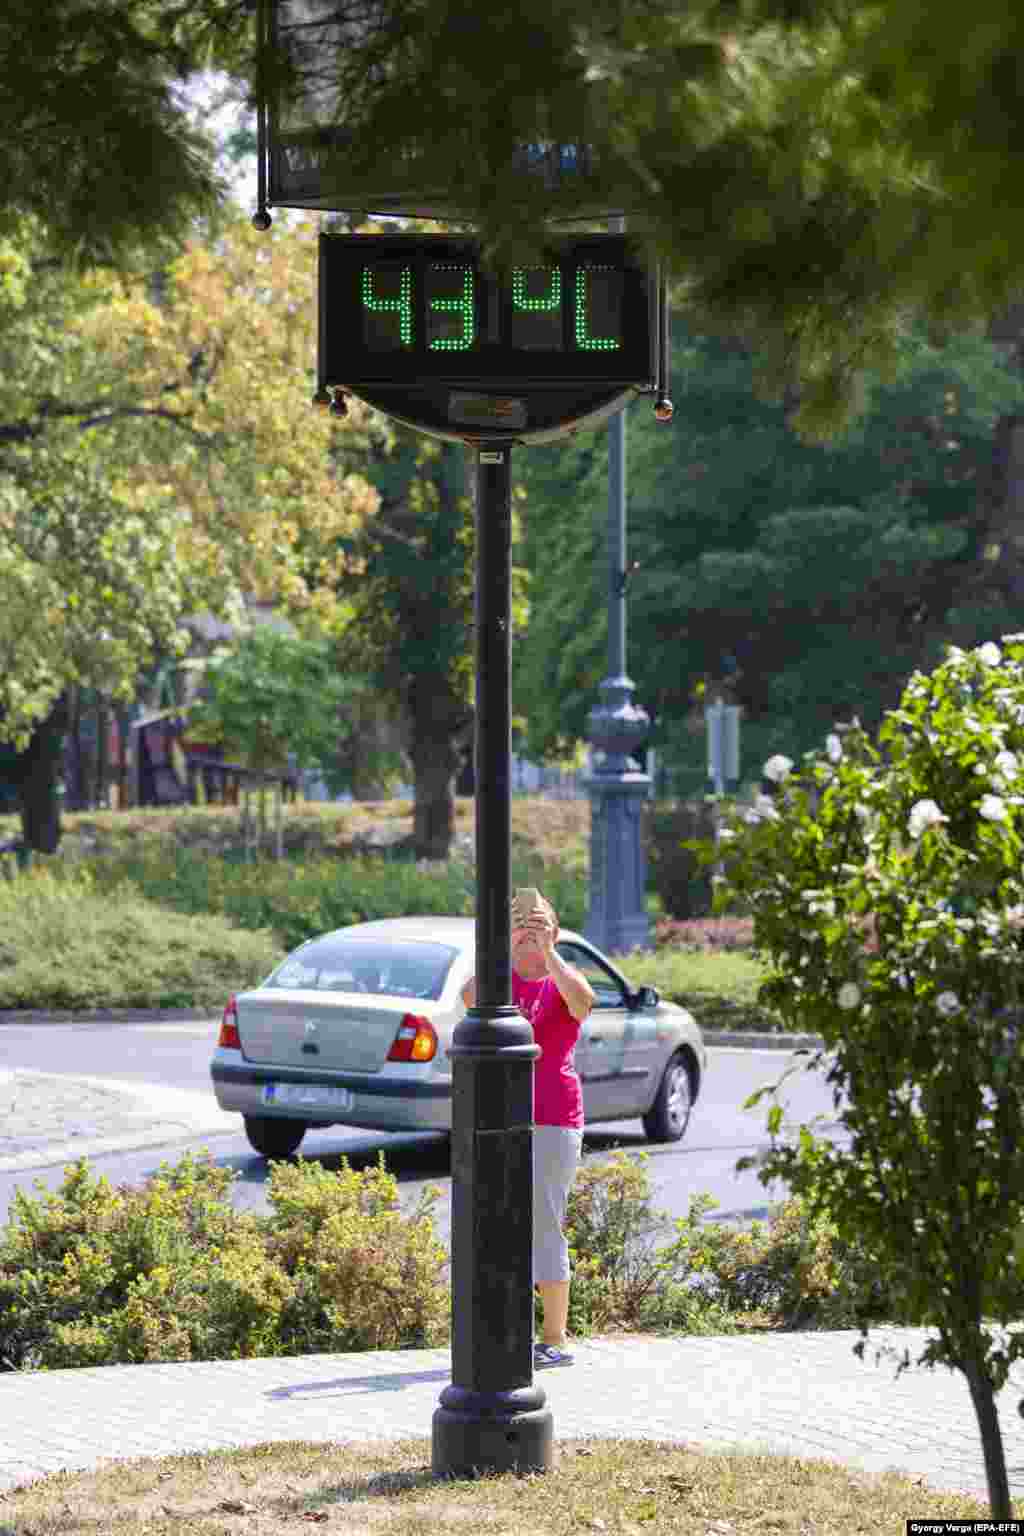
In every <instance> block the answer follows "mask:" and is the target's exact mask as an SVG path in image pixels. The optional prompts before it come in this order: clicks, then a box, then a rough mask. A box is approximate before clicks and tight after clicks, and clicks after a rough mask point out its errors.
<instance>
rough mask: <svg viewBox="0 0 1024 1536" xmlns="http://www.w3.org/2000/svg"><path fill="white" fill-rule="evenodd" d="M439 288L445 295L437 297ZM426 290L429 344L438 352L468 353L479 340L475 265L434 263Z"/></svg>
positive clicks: (429, 272) (429, 273)
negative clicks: (477, 336)
mask: <svg viewBox="0 0 1024 1536" xmlns="http://www.w3.org/2000/svg"><path fill="white" fill-rule="evenodd" d="M460 278H461V280H460ZM437 288H440V289H441V290H442V296H436V294H435V290H436V289H437ZM452 290H454V292H453V291H452ZM427 293H428V298H429V308H428V314H427V326H428V330H429V332H430V337H431V339H430V341H429V343H428V345H429V346H430V348H431V349H432V350H433V351H435V352H465V351H466V350H467V349H468V348H469V347H471V346H472V345H473V343H474V342H475V341H476V300H475V298H474V291H473V268H472V267H467V266H466V265H465V264H464V263H462V262H434V263H433V264H432V265H431V266H430V267H428V269H427Z"/></svg>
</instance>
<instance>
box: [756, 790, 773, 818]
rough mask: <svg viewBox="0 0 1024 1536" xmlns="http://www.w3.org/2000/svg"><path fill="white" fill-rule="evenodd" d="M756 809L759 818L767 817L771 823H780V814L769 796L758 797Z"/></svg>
mask: <svg viewBox="0 0 1024 1536" xmlns="http://www.w3.org/2000/svg"><path fill="white" fill-rule="evenodd" d="M754 809H755V810H756V811H757V813H758V815H759V816H765V817H767V819H768V820H769V821H778V819H779V813H778V811H777V810H776V809H775V806H774V805H773V803H772V801H771V799H770V798H769V797H768V796H767V795H758V796H757V798H756V800H755V801H754Z"/></svg>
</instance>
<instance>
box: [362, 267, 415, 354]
mask: <svg viewBox="0 0 1024 1536" xmlns="http://www.w3.org/2000/svg"><path fill="white" fill-rule="evenodd" d="M359 298H360V312H361V314H362V320H363V342H364V343H365V345H366V346H367V347H368V348H369V350H370V351H371V352H393V351H396V350H399V349H401V348H403V347H411V346H412V345H413V343H414V339H415V338H414V328H413V315H412V268H411V267H410V266H407V265H406V264H405V263H404V262H400V261H374V262H369V263H367V265H366V266H364V267H363V268H362V271H361V272H360V274H359Z"/></svg>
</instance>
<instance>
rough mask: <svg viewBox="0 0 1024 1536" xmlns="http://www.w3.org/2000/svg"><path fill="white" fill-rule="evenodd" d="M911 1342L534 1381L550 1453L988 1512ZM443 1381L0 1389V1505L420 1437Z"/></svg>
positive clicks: (619, 1355) (266, 1363)
mask: <svg viewBox="0 0 1024 1536" xmlns="http://www.w3.org/2000/svg"><path fill="white" fill-rule="evenodd" d="M928 1337H929V1334H928V1332H927V1331H926V1330H924V1329H897V1328H885V1329H877V1330H873V1331H872V1334H871V1336H870V1339H869V1342H868V1345H867V1348H866V1349H865V1358H864V1360H863V1361H861V1360H858V1359H857V1358H856V1356H855V1355H854V1354H853V1351H852V1346H853V1345H854V1344H855V1343H856V1342H857V1341H858V1339H859V1334H858V1333H857V1332H856V1331H849V1332H846V1331H844V1332H832V1333H799V1334H786V1335H780V1334H770V1335H764V1334H762V1335H755V1336H729V1337H714V1338H679V1339H640V1338H633V1339H630V1338H600V1339H592V1340H584V1341H577V1343H576V1344H575V1346H574V1347H575V1350H576V1357H577V1363H576V1365H575V1366H574V1367H572V1368H570V1369H565V1370H559V1371H545V1372H543V1373H541V1374H540V1375H539V1377H538V1378H537V1379H538V1380H539V1382H540V1385H542V1386H543V1388H544V1390H545V1392H546V1393H547V1397H548V1405H549V1407H550V1408H551V1411H552V1414H553V1416H554V1424H555V1435H556V1438H557V1439H558V1440H560V1441H561V1440H570V1439H587V1438H612V1439H652V1440H661V1441H671V1442H675V1443H686V1444H688V1445H691V1446H699V1447H702V1448H705V1449H728V1448H730V1447H731V1448H734V1449H742V1450H761V1451H766V1452H768V1453H771V1454H784V1455H792V1456H799V1457H803V1458H807V1459H820V1458H824V1459H827V1460H835V1461H839V1462H842V1463H844V1464H846V1465H848V1466H849V1467H851V1468H853V1469H856V1470H859V1471H860V1472H862V1473H866V1474H869V1475H870V1474H872V1473H882V1472H885V1471H887V1470H893V1471H897V1472H902V1473H904V1474H907V1475H909V1476H911V1477H913V1478H915V1479H921V1480H922V1484H923V1486H922V1496H921V1502H920V1504H919V1505H918V1506H917V1507H916V1508H915V1509H914V1510H909V1509H908V1511H907V1514H908V1518H909V1517H910V1516H912V1515H920V1514H926V1513H927V1488H928V1487H929V1486H930V1487H932V1488H934V1489H943V1490H951V1491H960V1492H966V1493H973V1494H975V1495H976V1496H977V1497H979V1498H981V1499H985V1498H986V1485H985V1472H984V1463H983V1459H982V1453H981V1442H980V1439H979V1436H978V1430H977V1424H976V1422H975V1418H974V1413H973V1409H972V1407H971V1401H970V1394H969V1392H968V1389H967V1383H966V1381H965V1380H964V1378H963V1377H962V1376H960V1375H959V1374H957V1373H956V1372H951V1371H948V1370H946V1369H945V1368H944V1367H941V1366H939V1367H936V1368H935V1369H934V1370H928V1369H926V1368H924V1367H918V1366H911V1368H910V1369H909V1370H907V1371H904V1372H903V1374H902V1375H901V1376H900V1377H899V1379H898V1380H897V1379H895V1361H894V1360H891V1359H887V1358H885V1357H883V1359H882V1361H881V1362H880V1363H878V1364H876V1362H875V1348H876V1346H877V1345H879V1344H882V1343H888V1344H891V1345H894V1346H895V1347H897V1348H898V1349H899V1350H900V1351H901V1352H902V1349H903V1348H904V1347H909V1348H910V1351H911V1359H912V1360H916V1359H917V1357H918V1356H919V1355H920V1353H921V1351H922V1348H923V1346H924V1343H925V1342H926V1340H927V1338H928ZM449 1380H450V1356H449V1352H448V1350H447V1349H433V1350H401V1351H379V1352H374V1353H367V1354H356V1355H307V1356H298V1357H293V1358H281V1359H270V1360H217V1361H204V1362H197V1363H190V1362H186V1363H180V1364H168V1365H115V1366H103V1367H96V1368H84V1369H74V1370H58V1371H45V1372H14V1373H9V1374H6V1375H0V1490H8V1489H11V1488H15V1487H18V1486H20V1485H22V1484H25V1483H29V1482H33V1481H35V1480H36V1479H38V1478H41V1477H46V1476H48V1475H50V1474H52V1473H55V1472H60V1471H72V1470H82V1469H88V1468H94V1467H97V1466H99V1465H100V1464H102V1463H105V1462H108V1461H110V1460H112V1459H116V1460H121V1459H128V1460H131V1459H134V1458H137V1457H157V1456H168V1455H179V1454H183V1453H185V1452H189V1451H205V1450H215V1449H227V1448H231V1447H239V1446H246V1445H257V1444H262V1443H266V1442H274V1441H276V1442H281V1441H288V1440H304V1441H310V1442H313V1443H316V1442H321V1443H325V1444H326V1443H329V1442H336V1441H363V1442H365V1441H388V1440H399V1439H406V1438H410V1437H416V1436H427V1437H429V1435H430V1432H431V1419H432V1415H433V1412H434V1409H435V1408H436V1407H437V1404H438V1398H439V1396H440V1393H441V1391H442V1389H443V1388H444V1387H445V1385H446V1384H447V1383H448V1381H449ZM1022 1395H1024V1362H1017V1363H1016V1364H1015V1366H1014V1370H1013V1372H1011V1379H1010V1381H1009V1382H1008V1383H1007V1385H1006V1386H1005V1387H1004V1389H1003V1391H1002V1392H1001V1393H1000V1394H999V1397H998V1400H997V1401H998V1409H999V1418H1000V1424H1001V1428H1002V1433H1003V1439H1004V1444H1005V1448H1006V1459H1007V1465H1008V1467H1009V1471H1010V1490H1011V1495H1012V1496H1013V1497H1014V1498H1024V1421H1022V1419H1021V1417H1020V1415H1019V1413H1018V1411H1017V1405H1018V1402H1019V1400H1020V1399H1021V1396H1022Z"/></svg>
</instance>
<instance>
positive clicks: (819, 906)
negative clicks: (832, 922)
mask: <svg viewBox="0 0 1024 1536" xmlns="http://www.w3.org/2000/svg"><path fill="white" fill-rule="evenodd" d="M807 910H808V913H809V915H810V916H811V917H813V916H814V914H815V913H816V912H824V914H825V916H826V917H835V915H836V904H835V902H834V901H832V900H827V901H812V902H811V904H810V906H809V907H808V909H807Z"/></svg>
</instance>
